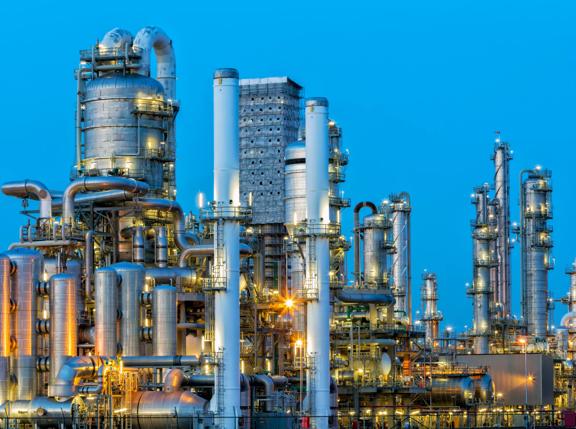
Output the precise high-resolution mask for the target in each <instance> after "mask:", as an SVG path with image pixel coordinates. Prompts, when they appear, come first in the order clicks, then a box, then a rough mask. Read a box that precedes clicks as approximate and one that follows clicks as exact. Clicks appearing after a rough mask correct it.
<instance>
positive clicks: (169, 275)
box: [146, 267, 198, 290]
mask: <svg viewBox="0 0 576 429" xmlns="http://www.w3.org/2000/svg"><path fill="white" fill-rule="evenodd" d="M146 280H152V281H153V282H154V284H155V285H160V284H170V285H173V286H176V287H177V288H178V289H179V290H180V289H182V288H183V287H192V286H195V285H197V284H198V277H197V275H196V271H195V270H194V269H193V268H180V267H166V268H160V267H148V268H146Z"/></svg>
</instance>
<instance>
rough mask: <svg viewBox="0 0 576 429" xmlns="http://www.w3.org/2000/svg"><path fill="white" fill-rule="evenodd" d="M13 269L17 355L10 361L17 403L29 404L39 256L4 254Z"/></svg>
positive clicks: (33, 379) (29, 252) (33, 383)
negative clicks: (14, 379)
mask: <svg viewBox="0 0 576 429" xmlns="http://www.w3.org/2000/svg"><path fill="white" fill-rule="evenodd" d="M6 255H7V256H8V257H9V258H10V260H11V262H12V264H13V265H14V266H15V271H14V273H13V275H12V298H13V299H14V301H15V303H16V311H14V312H13V314H12V326H13V334H14V336H15V338H16V353H15V356H14V358H13V366H12V368H13V369H14V372H15V374H16V380H17V383H18V384H17V387H16V399H18V400H29V399H32V398H33V397H34V395H35V393H36V319H37V313H36V305H37V300H36V285H37V284H38V281H39V280H40V272H41V269H42V261H43V258H42V254H41V253H40V252H38V251H36V250H32V249H14V250H11V251H10V252H7V253H6Z"/></svg>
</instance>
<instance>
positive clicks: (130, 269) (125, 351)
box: [111, 262, 146, 356]
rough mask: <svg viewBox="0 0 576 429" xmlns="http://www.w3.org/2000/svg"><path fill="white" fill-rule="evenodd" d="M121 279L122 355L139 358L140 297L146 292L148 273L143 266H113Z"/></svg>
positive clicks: (127, 263)
mask: <svg viewBox="0 0 576 429" xmlns="http://www.w3.org/2000/svg"><path fill="white" fill-rule="evenodd" d="M111 268H113V269H114V270H116V273H117V274H118V276H119V277H120V310H121V319H120V343H121V344H122V355H125V356H138V355H140V353H141V351H142V350H141V342H140V323H141V312H140V295H141V294H142V292H143V291H144V280H145V274H146V271H145V270H144V268H143V267H142V266H141V265H138V264H132V263H129V262H120V263H118V264H114V265H112V266H111Z"/></svg>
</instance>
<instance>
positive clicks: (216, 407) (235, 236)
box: [211, 69, 241, 429]
mask: <svg viewBox="0 0 576 429" xmlns="http://www.w3.org/2000/svg"><path fill="white" fill-rule="evenodd" d="M239 94H240V88H239V82H238V71H237V70H235V69H220V70H216V72H215V73H214V155H215V156H214V202H215V205H216V207H218V206H220V207H224V208H226V207H231V206H232V207H237V206H239V205H240V139H239V124H238V122H239V119H238V116H239V115H238V109H239V102H240V95H239ZM214 275H215V276H216V277H217V278H218V280H219V281H222V280H220V279H224V284H223V285H222V286H223V289H222V290H216V291H215V292H214V314H216V315H217V316H216V318H215V320H214V351H215V352H217V353H219V354H220V355H221V361H222V367H221V368H220V369H219V373H220V374H221V377H222V382H221V383H216V384H215V386H214V395H213V399H212V401H211V408H212V410H213V411H215V412H217V413H219V415H221V416H223V417H224V419H223V420H222V426H223V428H226V429H234V428H235V427H236V425H237V423H236V418H237V417H240V415H241V409H240V406H241V404H240V323H239V321H240V305H239V300H240V223H239V222H238V221H237V220H235V219H223V220H222V221H220V220H219V221H218V222H216V223H215V224H214ZM220 390H223V392H221V391H220Z"/></svg>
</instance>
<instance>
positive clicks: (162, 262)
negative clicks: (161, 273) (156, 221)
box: [156, 226, 168, 268]
mask: <svg viewBox="0 0 576 429" xmlns="http://www.w3.org/2000/svg"><path fill="white" fill-rule="evenodd" d="M156 265H158V267H160V268H164V267H167V266H168V237H167V236H166V228H165V227H163V226H160V227H158V231H157V232H156Z"/></svg>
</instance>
